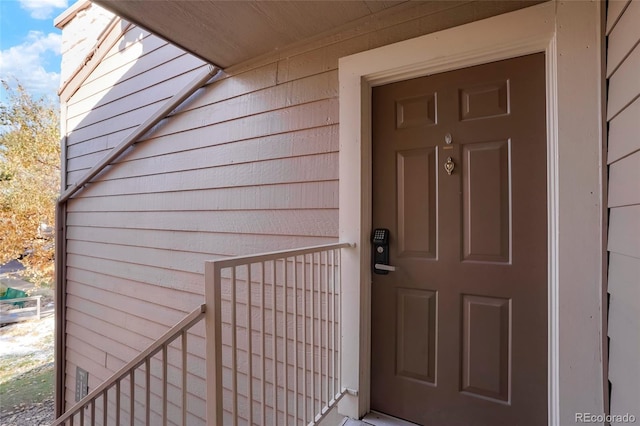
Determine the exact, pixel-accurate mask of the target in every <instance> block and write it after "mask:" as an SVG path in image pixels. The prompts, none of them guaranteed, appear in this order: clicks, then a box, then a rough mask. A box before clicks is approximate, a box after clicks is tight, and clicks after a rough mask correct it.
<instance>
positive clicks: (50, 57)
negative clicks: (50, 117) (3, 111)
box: [0, 0, 75, 101]
mask: <svg viewBox="0 0 640 426" xmlns="http://www.w3.org/2000/svg"><path fill="white" fill-rule="evenodd" d="M74 2H75V0H0V78H1V79H2V80H7V79H9V81H15V80H13V79H12V77H15V78H17V79H18V80H19V81H20V83H22V85H23V86H24V87H26V88H27V90H28V91H29V92H30V93H31V94H32V95H34V96H41V95H46V96H49V97H51V98H52V99H53V100H54V101H55V100H56V99H57V90H58V87H59V85H60V61H61V57H60V45H61V41H62V36H61V31H60V30H58V29H57V28H56V27H54V26H53V20H54V18H55V17H57V16H58V15H60V14H61V13H62V12H64V11H65V10H66V9H67V7H68V6H69V5H70V4H73V3H74ZM3 98H4V94H2V95H1V97H0V101H3V100H4V99H3Z"/></svg>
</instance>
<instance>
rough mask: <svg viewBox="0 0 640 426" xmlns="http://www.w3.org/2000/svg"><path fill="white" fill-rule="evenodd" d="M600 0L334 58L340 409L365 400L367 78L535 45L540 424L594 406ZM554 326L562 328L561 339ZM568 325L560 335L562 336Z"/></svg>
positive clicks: (600, 353) (600, 404)
mask: <svg viewBox="0 0 640 426" xmlns="http://www.w3.org/2000/svg"><path fill="white" fill-rule="evenodd" d="M601 13H602V5H601V3H600V2H599V1H592V2H583V1H580V2H561V1H550V2H547V3H542V4H538V5H536V6H532V7H528V8H525V9H521V10H518V11H515V12H511V13H507V14H503V15H499V16H495V17H492V18H488V19H484V20H481V21H476V22H472V23H470V24H466V25H462V26H459V27H455V28H451V29H447V30H443V31H439V32H436V33H433V34H428V35H425V36H421V37H418V38H414V39H410V40H406V41H402V42H399V43H395V44H391V45H387V46H383V47H380V48H377V49H373V50H369V51H365V52H362V53H358V54H354V55H351V56H347V57H344V58H341V59H340V61H339V86H340V95H339V96H340V153H339V162H340V166H339V173H340V175H339V176H340V182H339V190H340V196H339V197H340V198H339V203H340V210H339V235H340V240H341V241H348V242H351V243H353V242H355V243H356V247H355V249H350V250H345V252H344V253H343V255H342V283H343V288H342V304H343V309H342V354H341V357H342V359H341V361H342V369H341V371H342V385H343V387H345V388H347V389H350V390H354V391H357V392H350V394H349V395H347V396H346V397H345V398H344V399H343V400H342V401H341V404H340V412H341V413H342V414H344V415H348V416H350V417H354V418H359V417H361V416H362V415H364V414H365V413H367V412H368V411H369V408H370V405H369V404H370V400H369V393H370V355H371V353H370V335H371V323H370V318H371V309H370V307H371V288H370V287H371V271H370V259H371V257H370V250H371V244H370V241H369V238H370V232H371V173H372V171H371V122H370V120H371V119H370V116H371V88H372V87H374V86H377V85H381V84H387V83H391V82H395V81H400V80H405V79H409V78H415V77H420V76H424V75H428V74H433V73H437V72H444V71H450V70H453V69H457V68H462V67H467V66H472V65H478V64H482V63H486V62H492V61H497V60H502V59H508V58H512V57H515V56H520V55H525V54H530V53H536V52H545V55H546V65H545V66H546V87H547V88H546V99H547V115H546V118H547V211H548V222H547V223H548V334H549V336H548V339H549V340H548V419H549V421H548V424H549V425H560V424H567V423H573V422H575V418H576V417H575V416H576V413H584V412H589V413H604V409H605V405H604V401H605V384H606V381H605V379H604V375H603V371H604V370H603V368H604V366H603V361H602V360H603V359H606V358H604V355H605V354H604V345H603V333H604V332H605V331H604V330H603V320H602V319H603V314H602V305H603V297H602V285H603V265H604V240H603V232H602V229H603V223H604V219H605V218H604V214H603V199H604V192H603V176H602V170H601V167H602V166H601V165H602V164H603V163H602V156H603V153H602V147H603V145H602V141H603V122H602V120H603V114H602V112H603V111H602V105H603V104H602V99H603V98H602V96H603V88H602V77H601V68H602V62H603V61H602V28H601V25H602V24H601V20H602V19H601ZM560 336H563V339H562V340H561V339H560ZM564 336H570V337H564Z"/></svg>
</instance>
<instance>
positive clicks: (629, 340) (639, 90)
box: [607, 0, 640, 418]
mask: <svg viewBox="0 0 640 426" xmlns="http://www.w3.org/2000/svg"><path fill="white" fill-rule="evenodd" d="M638 22H640V1H638V0H633V1H610V2H609V8H608V17H607V33H608V49H607V77H608V81H609V92H608V104H607V117H608V122H609V135H608V136H609V137H608V141H609V142H608V164H609V189H608V194H609V202H608V205H609V238H608V239H609V243H608V250H609V277H608V283H609V284H608V285H609V288H608V291H609V295H610V298H609V317H608V336H609V381H610V383H611V395H610V398H611V400H610V410H611V414H618V415H624V414H626V413H629V414H632V415H635V416H636V418H639V417H640V408H638V407H640V362H639V361H638V360H640V137H638V135H640V120H639V118H640V77H639V76H640V44H639V43H640V25H638Z"/></svg>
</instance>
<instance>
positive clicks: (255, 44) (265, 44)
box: [94, 0, 405, 68]
mask: <svg viewBox="0 0 640 426" xmlns="http://www.w3.org/2000/svg"><path fill="white" fill-rule="evenodd" d="M404 1H405V0H385V1H382V0H346V1H344V0H338V1H216V0H206V1H189V0H166V1H149V0H94V2H95V3H97V4H99V5H101V6H103V7H105V8H107V9H109V10H111V11H113V12H114V13H116V14H117V15H119V16H121V17H123V18H125V19H127V20H129V21H131V22H133V23H135V24H137V25H139V26H141V27H143V28H146V29H147V30H149V31H151V32H152V33H154V34H156V35H158V36H160V37H162V38H164V39H166V40H168V41H170V42H172V43H173V44H175V45H177V46H180V47H181V48H183V49H184V50H187V51H189V52H191V53H193V54H195V55H196V56H199V57H200V58H202V59H204V60H206V61H208V62H210V63H212V64H214V65H217V66H219V67H222V68H228V67H230V66H232V65H235V64H237V63H240V62H242V61H244V60H246V59H249V58H252V57H256V56H259V55H262V54H265V53H267V52H271V51H275V50H278V49H281V48H283V47H285V46H288V45H291V44H292V43H295V42H297V41H301V40H304V39H308V38H310V37H313V36H315V35H318V34H322V33H327V32H330V31H331V30H332V29H335V28H338V27H341V26H343V25H345V24H348V23H350V22H353V21H357V20H359V19H362V18H365V17H367V16H369V15H373V14H375V13H377V12H380V11H382V10H384V9H387V8H389V7H392V6H394V5H397V4H399V3H403V2H404Z"/></svg>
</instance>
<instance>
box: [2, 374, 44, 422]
mask: <svg viewBox="0 0 640 426" xmlns="http://www.w3.org/2000/svg"><path fill="white" fill-rule="evenodd" d="M54 376H55V373H54V369H53V363H49V364H45V365H43V366H41V367H36V368H34V369H32V370H30V371H28V372H26V373H24V374H21V375H20V376H17V377H15V378H13V379H12V380H9V381H7V382H4V383H1V384H0V400H2V411H3V412H8V411H13V409H15V408H18V407H20V406H23V405H28V404H32V403H36V402H42V401H45V400H47V399H52V398H53V387H54V380H55V379H54Z"/></svg>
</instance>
